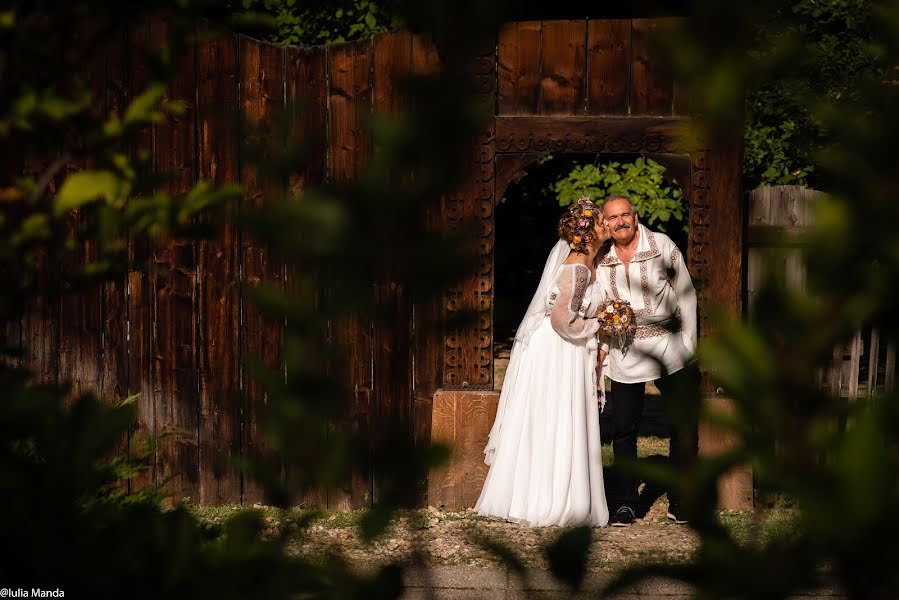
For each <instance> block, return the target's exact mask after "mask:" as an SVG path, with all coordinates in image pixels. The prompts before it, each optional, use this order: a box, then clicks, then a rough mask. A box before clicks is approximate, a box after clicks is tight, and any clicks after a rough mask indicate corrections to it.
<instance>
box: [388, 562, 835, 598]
mask: <svg viewBox="0 0 899 600" xmlns="http://www.w3.org/2000/svg"><path fill="white" fill-rule="evenodd" d="M611 578H612V575H611V574H606V573H592V574H588V575H587V578H586V580H585V581H584V586H583V589H582V590H581V591H580V592H576V593H573V592H572V591H571V590H569V589H568V588H567V587H566V586H565V585H564V584H562V583H560V582H559V581H557V580H556V579H555V578H553V577H552V575H551V574H550V573H549V572H547V571H531V572H530V573H529V577H528V581H527V582H522V581H521V580H520V579H519V578H518V577H517V576H516V575H515V574H514V573H511V572H509V571H508V570H507V569H504V568H501V567H480V568H471V567H455V566H439V567H433V568H432V569H431V571H430V573H429V574H424V573H421V572H418V573H410V575H409V577H408V578H407V580H406V591H405V593H404V594H403V596H402V599H403V600H443V599H450V598H452V599H457V600H469V599H470V600H513V599H517V598H534V599H539V600H556V599H559V600H561V599H562V598H589V597H594V598H595V597H597V594H596V592H597V590H600V589H601V588H602V587H604V586H605V585H606V584H607V583H609V581H611ZM606 597H608V596H606ZM692 597H693V596H692V589H691V588H690V587H689V586H686V585H684V584H682V583H680V582H677V581H670V580H654V581H648V582H645V583H642V584H639V585H637V586H635V587H633V588H631V589H629V590H627V591H626V592H625V593H623V594H621V595H618V596H614V598H616V599H618V600H637V599H640V600H680V599H686V598H692ZM795 598H797V600H799V599H811V598H822V599H828V600H838V599H840V598H843V596H841V595H840V594H839V593H838V592H837V591H836V590H834V589H832V588H830V589H820V590H815V591H811V592H808V593H805V594H802V595H798V596H795Z"/></svg>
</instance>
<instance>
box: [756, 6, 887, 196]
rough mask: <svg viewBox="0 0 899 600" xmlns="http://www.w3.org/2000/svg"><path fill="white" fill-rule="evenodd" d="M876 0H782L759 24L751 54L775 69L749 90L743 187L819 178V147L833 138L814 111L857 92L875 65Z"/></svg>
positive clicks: (814, 182)
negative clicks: (744, 180)
mask: <svg viewBox="0 0 899 600" xmlns="http://www.w3.org/2000/svg"><path fill="white" fill-rule="evenodd" d="M879 4H881V3H879V2H876V1H875V0H845V1H842V0H841V1H836V2H821V1H819V0H796V1H793V2H783V3H778V6H777V7H776V8H775V9H774V10H772V11H771V12H770V13H769V15H768V16H767V17H766V18H764V19H763V20H761V21H760V22H759V23H758V24H757V29H756V30H755V35H754V42H753V49H752V54H753V56H754V60H756V61H757V62H758V63H759V64H762V63H766V64H769V65H770V64H776V65H777V69H776V70H773V71H771V72H770V73H769V75H768V76H767V77H765V78H764V79H760V80H750V81H749V86H748V88H747V98H746V129H745V137H744V141H745V148H744V162H743V173H744V177H745V178H746V183H745V187H746V188H747V189H752V188H755V187H757V186H760V185H786V184H791V185H812V186H815V185H818V184H819V183H820V178H818V177H817V176H816V171H817V170H816V168H815V164H816V161H817V159H816V154H817V152H819V151H820V150H821V149H822V148H824V147H825V146H827V145H828V144H830V143H832V142H833V137H832V134H831V132H829V130H828V128H827V127H826V124H825V123H823V122H822V121H821V120H820V119H819V118H818V117H817V114H816V113H817V111H816V105H817V104H818V103H820V102H826V103H831V104H833V105H834V106H840V105H843V104H844V103H846V102H850V101H851V100H852V98H854V97H856V96H857V95H858V91H859V90H858V86H859V83H860V82H862V81H863V80H864V78H865V77H868V76H869V75H870V74H871V72H872V70H877V69H879V68H880V67H878V63H877V59H878V57H877V52H878V50H877V45H876V43H875V42H876V34H875V27H874V25H873V24H874V20H875V19H876V17H875V15H874V11H875V9H876V7H877V6H878V5H879Z"/></svg>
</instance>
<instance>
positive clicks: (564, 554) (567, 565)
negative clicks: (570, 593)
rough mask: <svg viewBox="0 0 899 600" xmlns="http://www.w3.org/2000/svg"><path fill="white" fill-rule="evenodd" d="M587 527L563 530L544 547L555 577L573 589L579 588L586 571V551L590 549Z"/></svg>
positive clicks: (589, 533) (588, 529)
mask: <svg viewBox="0 0 899 600" xmlns="http://www.w3.org/2000/svg"><path fill="white" fill-rule="evenodd" d="M590 535H591V531H590V528H589V527H574V528H572V529H569V530H567V531H565V532H563V533H562V534H561V535H559V537H558V538H557V539H556V541H555V542H553V544H552V545H551V546H549V547H548V548H547V549H546V557H547V559H548V560H549V568H550V570H551V571H552V574H553V575H555V576H556V578H558V579H560V580H561V581H564V582H565V583H567V584H568V586H569V587H571V589H573V590H577V589H580V587H581V584H582V583H583V582H584V575H585V574H586V572H587V568H586V567H587V552H588V551H589V550H590Z"/></svg>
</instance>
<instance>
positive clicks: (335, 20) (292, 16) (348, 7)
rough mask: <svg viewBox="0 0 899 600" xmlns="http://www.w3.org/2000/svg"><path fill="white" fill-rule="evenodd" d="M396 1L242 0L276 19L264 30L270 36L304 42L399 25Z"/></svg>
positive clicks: (348, 38) (284, 41)
mask: <svg viewBox="0 0 899 600" xmlns="http://www.w3.org/2000/svg"><path fill="white" fill-rule="evenodd" d="M393 4H394V3H392V2H390V1H389V0H388V1H383V0H379V1H378V2H372V1H371V0H338V1H329V2H324V1H313V2H297V1H296V0H242V5H243V6H242V7H243V9H244V10H249V11H256V12H259V13H261V14H263V15H266V16H268V17H270V18H271V20H272V21H273V25H274V26H273V28H272V30H271V31H268V32H264V35H265V37H266V39H268V40H270V41H272V42H276V43H279V44H293V45H301V46H311V45H317V44H336V43H340V42H347V41H351V40H358V39H364V38H368V37H371V36H373V35H375V34H378V33H384V32H386V31H389V30H391V29H395V28H397V27H398V26H399V20H398V12H397V9H396V8H395V7H394V6H393Z"/></svg>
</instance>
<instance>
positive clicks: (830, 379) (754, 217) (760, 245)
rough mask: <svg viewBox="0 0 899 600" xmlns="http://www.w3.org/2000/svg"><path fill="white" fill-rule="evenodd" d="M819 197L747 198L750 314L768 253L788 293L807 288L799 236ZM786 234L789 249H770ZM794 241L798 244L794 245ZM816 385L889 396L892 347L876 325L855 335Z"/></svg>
mask: <svg viewBox="0 0 899 600" xmlns="http://www.w3.org/2000/svg"><path fill="white" fill-rule="evenodd" d="M823 196H824V194H823V193H822V192H819V191H816V190H810V189H808V188H803V187H798V186H775V187H763V188H759V189H756V190H754V191H753V192H752V193H750V195H749V227H748V228H749V231H748V236H747V241H748V246H749V247H748V252H747V265H748V284H747V295H748V298H747V301H748V302H747V304H748V307H749V310H750V318H751V311H752V307H753V305H754V298H755V294H756V293H757V290H758V289H759V286H760V284H761V281H762V279H763V278H764V276H765V268H766V266H767V267H768V268H771V266H772V265H771V263H770V260H769V259H770V258H771V252H772V250H775V251H777V252H778V253H779V256H782V257H783V258H782V259H781V262H780V263H779V264H776V265H774V268H778V269H781V273H782V274H783V275H784V279H785V282H786V283H787V285H789V286H790V287H792V288H794V289H797V290H803V289H805V285H806V278H805V265H804V262H803V257H802V253H803V250H802V247H801V236H802V233H803V231H804V230H807V229H808V228H809V227H811V226H813V225H814V220H813V219H814V211H813V207H814V204H815V201H816V200H818V199H820V198H822V197H823ZM778 233H783V234H786V235H785V236H784V239H786V240H791V239H792V240H794V241H792V242H790V243H791V244H793V246H792V247H791V248H787V249H785V248H772V247H771V246H770V244H771V240H772V239H773V237H774V236H772V234H778ZM797 240H798V241H797ZM818 381H819V384H820V385H821V387H822V388H824V389H827V390H830V392H831V393H832V394H833V395H834V396H840V397H843V398H856V397H860V396H871V395H874V394H879V393H884V392H890V391H892V390H893V389H894V386H895V381H896V345H895V342H894V341H891V340H886V339H884V338H883V337H882V336H881V335H880V333H879V331H878V329H877V327H876V325H868V326H866V327H863V328H862V329H859V330H858V331H856V332H855V334H854V335H853V337H852V339H851V340H850V341H849V342H847V343H846V344H841V345H838V346H836V347H835V348H834V350H833V358H832V360H831V362H830V364H829V365H826V366H823V367H821V369H820V372H819V377H818Z"/></svg>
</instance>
